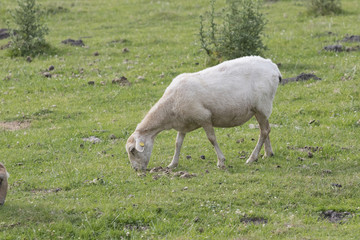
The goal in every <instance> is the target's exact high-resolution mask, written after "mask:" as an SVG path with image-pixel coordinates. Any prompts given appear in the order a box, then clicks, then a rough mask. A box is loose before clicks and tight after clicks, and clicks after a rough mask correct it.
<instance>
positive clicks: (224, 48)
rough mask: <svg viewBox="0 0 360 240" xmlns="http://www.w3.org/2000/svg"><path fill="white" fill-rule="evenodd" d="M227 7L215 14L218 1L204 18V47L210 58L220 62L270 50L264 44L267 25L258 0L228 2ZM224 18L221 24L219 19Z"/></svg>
mask: <svg viewBox="0 0 360 240" xmlns="http://www.w3.org/2000/svg"><path fill="white" fill-rule="evenodd" d="M227 4H228V6H227V8H225V9H224V10H223V11H222V12H221V13H220V14H218V13H216V12H215V7H214V5H215V0H211V10H210V12H207V13H206V15H205V17H203V16H200V42H201V47H202V48H203V49H204V50H205V51H206V53H207V54H208V55H209V57H210V58H215V59H216V60H218V61H221V60H225V59H234V58H238V57H242V56H249V55H261V54H262V52H263V51H264V50H265V49H266V47H265V45H264V44H263V42H262V35H263V30H264V27H265V24H266V21H265V19H264V16H263V14H262V13H261V12H260V8H261V2H260V1H258V0H255V1H254V0H233V1H227ZM218 19H220V20H219V21H220V23H216V20H218Z"/></svg>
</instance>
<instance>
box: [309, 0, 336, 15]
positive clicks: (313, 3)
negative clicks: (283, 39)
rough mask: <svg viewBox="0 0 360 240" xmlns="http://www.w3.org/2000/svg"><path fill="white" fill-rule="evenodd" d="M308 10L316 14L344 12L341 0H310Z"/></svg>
mask: <svg viewBox="0 0 360 240" xmlns="http://www.w3.org/2000/svg"><path fill="white" fill-rule="evenodd" d="M308 11H309V13H311V14H315V15H322V16H323V15H330V14H339V13H341V12H342V9H341V0H310V1H309V4H308Z"/></svg>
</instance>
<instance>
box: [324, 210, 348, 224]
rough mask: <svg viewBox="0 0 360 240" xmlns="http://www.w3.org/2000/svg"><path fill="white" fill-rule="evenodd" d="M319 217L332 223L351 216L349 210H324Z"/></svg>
mask: <svg viewBox="0 0 360 240" xmlns="http://www.w3.org/2000/svg"><path fill="white" fill-rule="evenodd" d="M320 217H321V218H322V219H326V220H329V221H330V222H333V223H345V222H346V221H348V220H349V219H350V218H352V214H351V213H349V212H337V211H335V210H326V211H323V212H321V213H320Z"/></svg>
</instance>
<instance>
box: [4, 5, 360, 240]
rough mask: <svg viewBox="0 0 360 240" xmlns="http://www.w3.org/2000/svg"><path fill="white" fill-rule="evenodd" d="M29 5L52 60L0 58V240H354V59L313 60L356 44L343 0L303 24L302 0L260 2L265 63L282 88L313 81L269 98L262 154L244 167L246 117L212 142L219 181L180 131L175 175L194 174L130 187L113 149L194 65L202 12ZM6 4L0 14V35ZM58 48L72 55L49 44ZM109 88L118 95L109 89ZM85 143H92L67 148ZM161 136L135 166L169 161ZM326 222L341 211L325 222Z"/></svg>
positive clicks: (249, 140)
mask: <svg viewBox="0 0 360 240" xmlns="http://www.w3.org/2000/svg"><path fill="white" fill-rule="evenodd" d="M38 2H40V3H41V4H42V7H43V8H44V9H45V10H46V11H47V12H48V15H47V17H46V23H47V24H48V27H49V28H50V30H51V32H50V34H49V36H48V37H47V40H48V42H49V43H50V44H51V45H52V46H53V47H54V49H55V50H54V51H55V53H54V54H50V55H44V56H39V57H36V58H33V61H32V62H31V63H29V62H27V61H26V60H25V58H10V57H8V56H7V51H6V50H1V51H0V61H1V64H0V106H1V107H0V124H1V129H0V161H1V162H3V163H4V164H5V166H6V167H7V169H8V171H9V172H10V174H11V177H10V179H9V183H10V189H9V192H8V197H7V202H6V204H5V205H4V206H2V207H0V238H1V239H72V238H80V239H121V238H126V239H132V238H133V239H137V238H141V237H142V238H154V239H157V238H166V239H206V238H208V239H220V238H221V239H270V238H273V239H357V238H358V236H359V235H360V230H359V223H360V220H359V219H360V218H359V213H360V192H359V187H360V175H359V172H360V166H359V154H360V152H359V146H360V140H359V137H358V136H359V134H360V126H359V124H360V123H359V122H358V121H359V119H360V113H359V111H360V100H359V99H360V98H359V91H360V86H359V85H360V84H359V81H360V80H359V74H358V72H357V71H358V69H359V67H360V65H359V62H360V52H359V51H351V52H341V53H335V52H325V51H321V49H322V48H323V47H324V46H326V45H330V44H335V43H337V41H339V40H341V39H342V38H343V37H344V36H345V35H346V34H350V35H352V34H354V35H359V34H360V32H359V28H358V22H359V20H360V18H359V16H360V3H359V2H358V1H357V0H347V1H342V2H343V9H344V10H345V12H344V13H343V14H341V15H338V16H326V17H313V16H308V15H307V14H306V13H305V11H306V7H305V5H304V1H278V2H274V3H266V4H265V6H264V12H265V14H266V17H267V19H268V20H269V22H268V24H267V27H266V35H267V36H266V38H265V39H264V41H265V43H266V45H267V46H268V48H269V50H268V51H266V52H265V56H266V57H268V58H271V59H272V60H273V61H274V62H276V63H281V67H280V70H281V71H282V74H283V77H284V78H289V77H294V76H297V75H299V74H300V73H301V72H307V73H309V72H310V73H314V74H316V75H317V76H318V77H320V78H321V79H322V80H321V81H315V80H310V81H307V82H297V83H289V84H286V85H283V86H279V89H278V92H277V95H276V98H275V102H274V109H273V114H272V116H271V119H270V121H271V123H272V124H274V127H273V129H272V132H271V139H272V145H273V148H274V152H275V154H276V155H275V156H274V157H273V158H270V159H260V160H259V161H258V162H257V163H255V164H252V165H245V164H244V162H245V159H243V158H244V156H245V157H247V156H249V154H250V153H251V151H252V149H253V148H254V146H255V144H256V142H255V141H254V139H257V137H258V129H253V128H250V127H249V124H255V123H256V122H255V121H254V120H251V121H250V122H249V123H247V124H245V125H244V126H242V127H237V128H232V129H217V130H216V134H217V137H218V142H219V143H220V147H221V148H222V150H223V152H224V154H225V156H226V157H227V165H228V166H229V167H228V168H227V169H226V170H219V169H217V168H216V155H215V152H214V150H213V148H212V146H211V144H210V143H209V142H208V140H207V139H206V136H205V133H204V132H203V131H202V130H197V131H194V132H192V133H190V134H188V135H187V138H186V139H185V142H184V146H183V149H182V154H181V159H180V166H179V167H178V168H177V169H176V171H187V172H189V173H194V174H196V177H193V178H188V179H184V178H179V177H176V176H173V174H170V175H168V176H167V175H161V174H159V176H158V173H147V175H146V176H145V177H139V176H137V174H136V173H135V172H134V171H133V170H132V169H131V167H130V164H129V161H128V159H127V155H126V152H125V148H124V145H125V142H126V139H127V138H128V136H129V135H130V134H131V133H132V131H133V130H134V129H135V127H136V125H137V124H138V123H139V122H140V121H141V119H142V118H143V116H144V115H145V114H146V112H147V111H148V110H149V109H150V107H151V106H152V105H153V104H154V103H155V102H156V101H157V100H158V99H159V98H160V96H161V95H162V93H163V91H164V90H165V88H166V86H167V85H168V84H169V83H170V82H171V80H172V78H174V77H175V76H176V75H178V74H180V73H182V72H194V71H198V70H200V69H203V68H206V67H207V66H206V65H205V62H206V61H205V59H206V56H205V54H204V52H202V51H200V49H199V42H198V36H197V34H198V28H199V15H200V14H202V13H203V12H204V11H205V10H207V9H208V5H209V4H208V1H205V0H204V1H187V0H182V1H175V0H171V1H144V0H134V1H125V0H123V1H116V0H108V1H77V0H76V1H75V0H71V1H56V3H55V2H53V1H46V0H43V1H38ZM219 2H220V3H218V7H221V6H222V5H223V4H224V3H223V2H224V1H219ZM15 4H16V3H14V2H13V1H10V0H4V1H2V2H1V3H0V28H6V20H7V18H8V17H9V14H8V13H7V10H9V9H12V8H13V7H15ZM59 7H61V8H59ZM67 38H73V39H80V38H81V39H83V41H84V42H85V45H86V47H72V46H67V45H63V44H61V41H62V40H65V39H67ZM112 41H116V42H112ZM6 43H7V40H0V45H4V44H6ZM342 44H344V45H346V46H348V47H350V46H356V45H358V44H359V43H342ZM124 48H127V49H128V50H129V52H125V53H124V52H123V49H124ZM95 52H98V53H99V55H98V56H94V53H95ZM50 65H53V66H54V67H55V69H54V70H53V71H52V72H51V73H52V74H53V77H52V78H45V77H43V76H42V74H41V73H42V72H44V71H45V70H46V69H47V68H48V67H49V66H50ZM121 76H125V77H127V78H128V80H129V81H130V82H131V83H132V86H130V87H121V86H119V85H116V84H112V83H111V81H112V79H114V78H116V77H121ZM139 76H141V78H140V79H138V77H139ZM89 81H93V82H94V85H89V84H88V82H89ZM15 126H17V127H18V128H20V129H15ZM112 135H114V136H115V137H114V136H112ZM90 136H96V137H98V138H99V139H101V142H100V143H96V144H92V143H90V142H86V141H84V140H83V138H88V137H90ZM175 136H176V132H175V131H168V132H163V133H161V134H160V135H159V136H158V137H157V139H156V142H155V146H154V150H153V155H152V159H151V161H150V164H149V168H152V167H156V166H163V167H165V166H166V165H167V164H169V163H170V161H171V158H172V154H173V148H174V141H175ZM316 147H318V149H317V150H316ZM308 152H311V153H312V154H310V157H309V153H308ZM187 155H190V156H191V157H192V158H191V159H187V158H186V156H187ZM201 155H204V156H205V159H202V158H200V156H201ZM311 155H312V156H311ZM326 210H334V211H337V212H339V213H342V212H349V213H350V215H349V216H347V217H346V218H345V219H343V220H342V221H341V222H331V221H329V220H328V219H326V218H324V217H323V212H324V211H326ZM251 220H252V222H251ZM248 221H250V222H248Z"/></svg>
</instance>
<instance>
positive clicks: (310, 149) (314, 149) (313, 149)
mask: <svg viewBox="0 0 360 240" xmlns="http://www.w3.org/2000/svg"><path fill="white" fill-rule="evenodd" d="M287 148H288V149H291V150H298V151H300V152H313V153H314V152H318V151H322V150H323V148H322V147H318V146H316V147H313V146H305V147H300V148H297V147H293V146H288V147H287Z"/></svg>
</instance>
